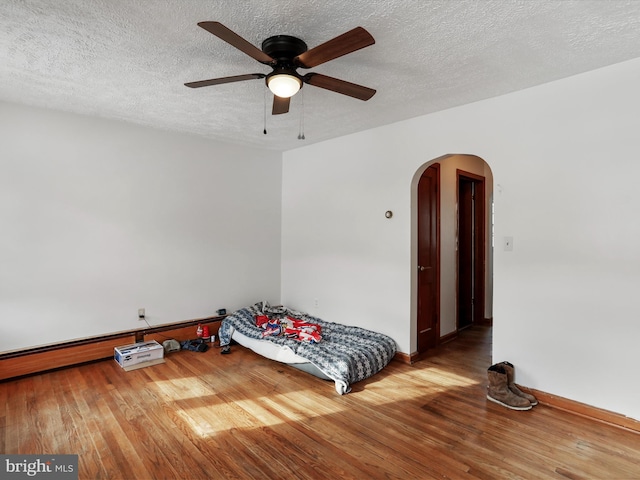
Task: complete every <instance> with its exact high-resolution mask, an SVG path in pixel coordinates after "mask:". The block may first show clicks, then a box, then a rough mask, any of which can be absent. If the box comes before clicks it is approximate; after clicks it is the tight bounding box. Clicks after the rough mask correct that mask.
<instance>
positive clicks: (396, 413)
mask: <svg viewBox="0 0 640 480" xmlns="http://www.w3.org/2000/svg"><path fill="white" fill-rule="evenodd" d="M490 341H491V329H490V327H474V328H471V329H467V330H465V331H463V332H461V335H460V337H459V338H458V339H457V340H454V341H453V342H450V343H448V344H446V345H443V346H441V347H440V348H438V349H436V350H435V351H434V352H433V353H431V354H430V355H429V356H427V357H426V358H424V359H423V360H421V361H419V362H417V363H415V364H414V365H406V364H403V363H400V362H395V361H394V362H392V363H391V364H390V365H389V366H388V367H387V368H386V369H385V370H383V371H382V372H381V373H380V374H378V375H376V376H375V377H373V378H371V379H369V380H366V381H363V382H359V383H357V384H355V385H353V391H352V392H351V393H350V394H348V395H344V396H340V395H338V394H337V393H336V392H335V389H334V387H333V383H331V382H326V381H323V380H319V379H317V378H315V377H312V376H311V375H308V374H306V373H303V372H299V371H297V370H295V369H293V368H290V367H287V366H284V365H281V364H278V363H275V362H272V361H270V360H266V359H263V358H261V357H259V356H257V355H256V354H254V353H252V352H251V351H248V350H246V349H244V348H242V347H240V346H234V347H233V348H232V353H231V354H230V355H220V352H219V350H217V349H211V350H209V351H208V352H206V353H195V352H188V351H184V352H177V353H174V354H170V355H168V356H167V357H166V363H164V364H161V365H156V366H153V367H148V368H144V369H140V370H134V371H131V372H124V371H123V370H122V369H121V368H120V367H119V366H118V365H117V364H116V363H115V362H114V361H103V362H98V363H94V364H90V365H84V366H80V367H73V368H67V369H64V370H59V371H56V372H51V373H46V374H41V375H36V376H32V377H27V378H22V379H18V380H13V381H8V382H4V383H0V452H2V453H21V454H29V453H38V454H44V453H47V454H62V453H77V454H78V455H79V477H80V478H81V479H127V480H131V479H141V480H144V479H160V478H162V479H194V480H195V479H205V478H224V479H233V478H238V479H244V478H261V479H266V478H268V479H280V478H283V479H284V478H288V479H290V478H296V479H298V478H299V479H332V480H335V479H336V478H340V479H365V478H372V479H378V478H383V479H395V478H397V479H432V478H433V479H435V478H439V479H446V478H450V479H465V478H468V479H501V478H509V479H517V478H522V479H528V480H529V479H640V435H638V434H637V433H633V432H629V431H625V430H622V429H618V428H615V427H610V426H607V425H603V424H600V423H596V422H593V421H590V420H588V419H585V418H582V417H579V416H576V415H572V414H568V413H565V412H562V411H559V410H556V409H552V408H549V407H546V406H544V405H539V406H536V407H534V409H533V410H530V411H526V412H516V411H511V410H508V409H506V408H504V407H501V406H500V405H496V404H494V403H492V402H488V401H487V400H486V397H485V394H486V369H487V367H488V366H489V365H490V364H491V358H490V350H491V344H490ZM516 369H517V365H516ZM594 388H595V387H594Z"/></svg>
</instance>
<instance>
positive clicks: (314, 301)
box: [313, 298, 320, 308]
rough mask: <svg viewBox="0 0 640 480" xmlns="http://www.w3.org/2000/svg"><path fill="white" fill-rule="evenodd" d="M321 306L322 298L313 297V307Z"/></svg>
mask: <svg viewBox="0 0 640 480" xmlns="http://www.w3.org/2000/svg"><path fill="white" fill-rule="evenodd" d="M319 307H320V300H318V299H317V298H314V299H313V308H319Z"/></svg>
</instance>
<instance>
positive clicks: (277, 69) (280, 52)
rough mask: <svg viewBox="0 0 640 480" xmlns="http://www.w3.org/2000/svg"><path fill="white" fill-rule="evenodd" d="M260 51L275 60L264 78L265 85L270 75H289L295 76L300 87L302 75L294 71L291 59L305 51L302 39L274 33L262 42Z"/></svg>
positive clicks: (294, 67)
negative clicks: (271, 68)
mask: <svg viewBox="0 0 640 480" xmlns="http://www.w3.org/2000/svg"><path fill="white" fill-rule="evenodd" d="M262 51H263V52H264V53H266V54H267V55H269V56H270V57H271V58H273V59H274V60H275V61H276V63H275V65H272V67H273V71H272V72H271V73H270V74H269V75H267V77H266V78H265V83H266V84H267V86H268V85H269V80H270V79H271V77H274V76H276V75H289V76H291V77H295V78H297V79H298V80H299V83H300V87H302V85H303V82H302V76H301V75H300V74H298V72H297V71H296V65H295V64H294V63H293V59H294V58H295V57H297V56H298V55H300V54H301V53H304V52H306V51H307V44H306V43H304V41H302V40H300V39H299V38H296V37H292V36H290V35H275V36H273V37H269V38H267V39H266V40H265V41H264V42H262Z"/></svg>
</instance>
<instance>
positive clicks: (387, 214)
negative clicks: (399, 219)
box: [384, 210, 393, 218]
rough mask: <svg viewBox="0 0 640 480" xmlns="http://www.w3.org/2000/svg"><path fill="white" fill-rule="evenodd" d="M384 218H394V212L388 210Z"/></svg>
mask: <svg viewBox="0 0 640 480" xmlns="http://www.w3.org/2000/svg"><path fill="white" fill-rule="evenodd" d="M384 216H385V217H387V218H391V217H393V212H392V211H391V210H387V211H386V212H384Z"/></svg>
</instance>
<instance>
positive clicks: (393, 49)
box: [0, 0, 640, 150]
mask: <svg viewBox="0 0 640 480" xmlns="http://www.w3.org/2000/svg"><path fill="white" fill-rule="evenodd" d="M205 20H215V21H219V22H221V23H223V24H224V25H226V26H227V27H229V28H230V29H232V30H233V31H235V32H236V33H238V34H239V35H241V36H243V37H244V38H246V39H247V40H248V41H250V42H251V43H253V44H255V45H256V46H258V47H259V46H260V44H261V43H262V41H263V40H264V39H265V38H267V37H269V36H272V35H278V34H287V35H293V36H297V37H299V38H301V39H303V40H304V41H305V42H306V43H307V45H308V46H309V48H312V47H314V46H316V45H319V44H321V43H323V42H325V41H327V40H329V39H331V38H333V37H335V36H337V35H339V34H342V33H344V32H346V31H348V30H350V29H352V28H353V27H356V26H362V27H364V28H366V29H367V30H368V31H369V32H370V33H371V34H372V35H373V37H374V38H375V39H376V43H375V45H373V46H370V47H367V48H365V49H363V50H359V51H357V52H354V53H352V54H349V55H347V56H344V57H341V58H338V59H336V60H333V61H331V62H328V63H325V64H323V65H320V66H318V67H316V68H314V69H311V70H310V71H314V72H318V73H323V74H325V75H329V76H333V77H337V78H340V79H343V80H347V81H350V82H354V83H358V84H361V85H365V86H368V87H371V88H375V89H376V90H377V94H376V95H375V96H374V97H373V98H372V99H371V100H369V101H368V102H363V101H360V100H355V99H353V98H351V97H347V96H343V95H340V94H337V93H333V92H329V91H326V90H323V89H320V88H316V87H313V86H309V85H307V86H305V87H304V88H303V90H302V93H301V94H298V95H296V96H295V97H294V98H293V99H292V102H291V109H290V112H289V113H288V114H285V115H279V116H271V114H270V108H271V101H272V97H271V95H270V94H269V93H268V90H267V88H266V86H265V84H264V81H263V80H251V81H246V82H238V83H232V84H226V85H217V86H210V87H204V88H199V89H190V88H187V87H185V86H184V85H183V84H184V83H185V82H190V81H196V80H204V79H209V78H216V77H222V76H228V75H240V74H245V73H260V72H261V73H268V72H269V71H270V68H269V67H267V66H265V65H262V64H260V63H258V62H256V61H255V60H253V59H252V58H251V57H248V56H247V55H245V54H243V53H242V52H240V51H239V50H236V49H235V48H233V47H231V46H230V45H228V44H226V43H225V42H223V41H222V40H220V39H219V38H217V37H215V36H213V35H211V34H210V33H208V32H206V31H205V30H203V29H201V28H199V27H198V26H197V25H196V24H197V23H198V22H200V21H205ZM636 57H640V1H638V0H630V1H623V0H579V1H572V0H520V1H514V0H476V1H464V0H434V1H426V0H423V1H420V0H349V1H345V0H308V1H300V0H297V1H293V0H206V1H205V0H187V1H185V0H137V1H136V0H56V1H52V0H1V1H0V100H5V101H9V102H19V103H25V104H29V105H35V106H41V107H46V108H51V109H56V110H64V111H70V112H76V113H80V114H86V115H97V116H100V117H106V118H115V119H120V120H125V121H129V122H133V123H138V124H142V125H149V126H154V127H158V128H161V129H167V130H175V131H181V132H192V133H194V134H198V135H203V136H206V137H210V138H213V139H218V140H224V141H230V142H234V143H240V144H244V145H250V146H255V147H261V148H268V149H275V150H289V149H292V148H297V147H300V146H303V145H308V144H310V143H313V142H318V141H322V140H326V139H329V138H334V137H338V136H341V135H345V134H349V133H353V132H357V131H361V130H365V129H368V128H372V127H376V126H380V125H384V124H388V123H392V122H396V121H399V120H403V119H406V118H411V117H415V116H419V115H423V114H427V113H431V112H435V111H438V110H443V109H446V108H450V107H453V106H456V105H461V104H466V103H469V102H473V101H477V100H481V99H485V98H489V97H493V96H497V95H501V94H504V93H508V92H512V91H516V90H520V89H523V88H527V87H530V86H534V85H538V84H541V83H545V82H549V81H552V80H556V79H559V78H563V77H567V76H570V75H574V74H577V73H581V72H585V71H588V70H592V69H595V68H599V67H603V66H606V65H610V64H613V63H617V62H621V61H624V60H628V59H631V58H636ZM305 72H306V71H305ZM265 98H266V103H267V110H269V114H268V115H267V130H268V134H267V135H264V134H263V133H262V130H263V123H264V111H265ZM303 103H304V108H303ZM303 110H304V127H305V128H304V129H305V136H306V140H298V138H297V137H298V133H299V129H300V123H301V120H302V112H303Z"/></svg>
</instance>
